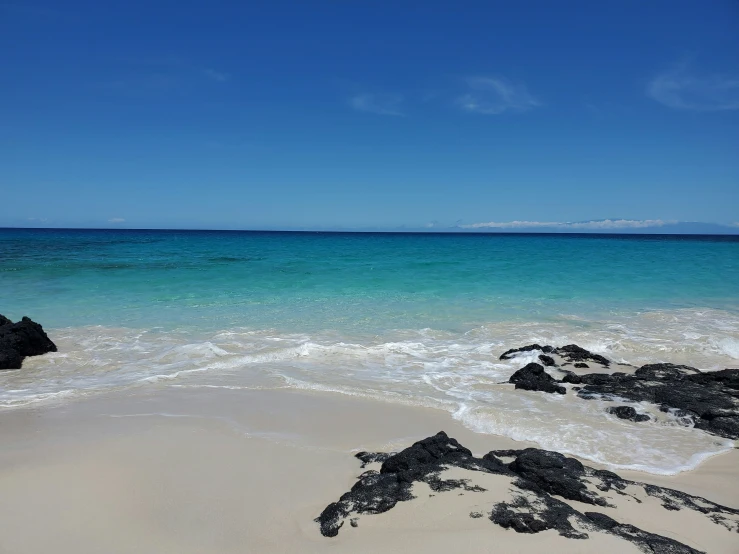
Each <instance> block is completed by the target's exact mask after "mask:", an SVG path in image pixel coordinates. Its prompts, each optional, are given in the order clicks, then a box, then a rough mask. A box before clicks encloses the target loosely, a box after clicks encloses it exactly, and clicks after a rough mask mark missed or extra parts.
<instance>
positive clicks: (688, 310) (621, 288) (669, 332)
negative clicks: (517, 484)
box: [0, 230, 739, 473]
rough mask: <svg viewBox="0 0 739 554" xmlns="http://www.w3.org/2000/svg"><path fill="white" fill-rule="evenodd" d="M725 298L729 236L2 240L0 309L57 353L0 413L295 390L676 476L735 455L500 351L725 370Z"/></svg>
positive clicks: (731, 291)
mask: <svg viewBox="0 0 739 554" xmlns="http://www.w3.org/2000/svg"><path fill="white" fill-rule="evenodd" d="M738 285H739V237H673V236H669V237H660V236H642V237H639V236H594V235H438V234H350V233H346V234H340V233H251V232H215V231H214V232H199V231H88V230H84V231H83V230H0V313H2V314H4V315H6V316H8V317H10V318H12V319H18V318H20V317H21V316H23V315H29V316H31V317H32V318H33V319H35V320H37V321H39V322H41V323H42V324H43V325H44V327H45V329H47V331H48V332H49V334H50V336H51V337H52V339H53V340H54V341H55V342H56V344H57V345H58V347H59V352H57V353H55V354H47V355H45V356H40V357H34V358H29V359H27V360H26V361H25V362H24V368H23V369H22V370H20V371H6V372H0V409H15V408H19V407H24V406H46V405H56V404H58V403H65V402H69V401H76V400H79V399H81V398H84V397H87V396H90V395H97V394H101V393H104V392H111V391H115V392H120V393H122V394H135V393H136V392H137V391H140V390H146V391H148V392H156V391H157V390H159V389H161V388H183V387H184V388H191V387H195V388H199V389H202V390H207V391H212V393H213V394H217V391H218V390H219V389H228V390H229V391H238V390H246V389H298V390H310V391H319V392H321V393H327V394H342V395H349V396H356V397H364V398H372V399H377V400H381V401H383V402H392V403H400V404H406V405H413V406H424V407H427V408H432V409H437V410H443V411H446V412H448V414H449V416H450V417H452V418H455V419H457V420H459V421H461V422H462V423H463V424H464V425H466V426H467V427H469V428H471V429H473V430H475V431H477V432H480V433H493V434H499V435H506V436H509V437H512V438H514V439H518V440H527V441H534V442H537V443H539V444H540V445H542V446H543V447H545V448H550V449H554V450H559V451H561V452H566V453H571V454H575V455H578V456H581V457H582V458H585V459H590V460H595V461H598V462H600V463H604V464H607V465H610V466H612V467H614V468H633V469H641V470H645V471H652V472H656V473H675V472H678V471H682V470H685V469H690V468H693V467H695V466H696V465H697V464H698V463H700V461H701V460H702V459H704V458H705V457H706V456H708V455H711V454H715V453H717V452H722V451H724V450H726V449H728V448H731V447H732V446H733V444H732V443H731V441H726V440H723V439H717V438H716V437H713V436H710V435H707V434H706V433H704V432H702V431H698V430H695V429H693V428H692V427H690V426H689V425H688V426H686V422H684V421H681V420H680V419H679V418H677V417H676V416H674V415H672V414H663V413H661V412H654V410H653V408H650V407H649V406H641V407H639V409H640V410H641V411H650V410H652V416H653V420H652V421H650V422H648V423H646V424H636V423H631V422H623V421H622V420H618V419H616V418H615V417H614V416H612V415H610V414H607V413H606V411H605V408H606V407H607V405H608V403H607V402H600V401H597V402H596V401H590V402H588V401H583V400H580V399H578V398H577V397H576V396H575V395H574V394H568V395H566V396H564V397H563V396H560V395H547V394H544V393H531V392H525V391H516V390H514V389H513V388H512V387H511V386H510V385H508V384H505V383H506V381H507V379H508V377H509V376H510V375H511V374H512V373H513V372H514V371H515V370H516V369H518V368H520V367H521V366H522V364H524V363H526V362H528V361H533V360H535V358H536V353H533V354H531V355H522V356H520V357H518V358H515V359H513V360H508V361H501V360H499V359H498V358H499V355H500V354H501V353H502V352H503V351H505V350H507V349H508V348H511V347H516V346H522V345H525V344H530V343H532V342H537V343H539V344H552V345H554V346H561V345H564V344H569V343H573V342H574V343H577V344H579V345H581V346H583V347H585V348H588V349H590V350H593V351H595V352H597V353H600V354H603V355H605V356H607V357H609V358H611V359H612V360H614V361H616V362H620V363H628V364H633V365H640V364H644V363H650V362H656V361H667V362H674V363H687V364H690V365H693V366H695V367H699V368H701V369H718V368H723V367H731V366H734V367H736V366H737V365H739V286H738ZM432 431H436V429H434V430H432Z"/></svg>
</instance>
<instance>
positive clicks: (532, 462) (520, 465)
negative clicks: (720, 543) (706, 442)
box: [316, 432, 739, 554]
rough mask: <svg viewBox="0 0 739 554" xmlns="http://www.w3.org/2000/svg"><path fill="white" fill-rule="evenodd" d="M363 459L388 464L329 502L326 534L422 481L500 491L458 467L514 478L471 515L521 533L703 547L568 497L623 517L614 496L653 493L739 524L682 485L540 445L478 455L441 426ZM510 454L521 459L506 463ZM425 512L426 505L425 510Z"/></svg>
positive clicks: (663, 551) (671, 506) (323, 523)
mask: <svg viewBox="0 0 739 554" xmlns="http://www.w3.org/2000/svg"><path fill="white" fill-rule="evenodd" d="M357 458H359V459H360V460H361V461H362V463H363V465H366V464H370V463H375V464H377V463H381V464H382V469H381V470H380V472H379V473H378V472H377V471H366V472H365V473H363V474H362V475H360V476H359V478H358V480H357V482H356V483H355V484H354V486H353V487H352V488H351V490H350V491H348V492H346V493H344V494H343V495H342V496H341V498H340V499H339V500H338V501H337V502H332V503H331V504H329V505H328V506H327V507H326V509H325V510H323V512H322V513H321V515H320V516H318V518H316V521H317V522H318V523H319V524H320V531H321V534H323V535H324V536H325V537H335V536H336V535H337V534H338V533H339V530H340V529H341V528H342V527H343V525H344V523H345V522H346V521H347V520H349V522H350V525H351V526H352V527H357V526H358V525H359V517H360V516H363V515H371V514H379V513H383V512H387V511H389V510H392V509H393V508H394V507H395V506H396V505H397V503H398V502H409V501H411V502H412V501H413V500H414V495H413V492H414V484H416V483H425V484H427V485H428V486H429V487H430V488H431V489H432V490H433V491H434V493H438V494H443V493H445V492H447V491H458V490H459V489H463V490H464V491H465V492H468V491H470V492H475V493H477V492H489V493H490V492H493V491H486V490H485V489H483V488H481V487H480V486H478V485H471V484H470V481H471V480H472V479H462V478H460V479H447V480H444V479H442V477H443V476H442V475H441V473H442V472H444V471H445V470H447V469H450V468H457V469H458V470H459V469H461V470H465V471H464V472H458V473H459V474H461V475H468V476H469V477H470V478H473V477H474V475H475V473H476V472H482V473H487V474H492V475H499V476H502V477H504V478H506V479H507V480H508V481H507V482H506V483H510V484H506V486H505V487H502V488H501V490H502V491H505V493H503V494H502V495H501V496H500V497H499V498H498V499H491V500H488V502H491V503H490V504H487V505H486V504H485V502H481V501H480V500H477V499H476V500H473V502H474V503H475V506H476V507H478V506H479V510H476V511H475V512H472V513H470V514H469V515H470V517H472V518H480V517H482V516H483V513H487V514H488V518H489V520H490V521H491V522H492V523H494V524H496V525H499V526H501V527H504V528H506V529H512V530H514V531H516V532H517V533H539V532H541V531H546V530H553V531H556V532H557V533H558V534H559V535H560V536H563V537H567V538H571V539H580V540H584V539H588V538H589V533H608V534H610V535H613V536H615V537H617V538H619V539H622V540H624V541H628V542H630V543H632V544H633V545H634V546H636V547H637V548H638V549H640V550H642V551H643V552H651V553H655V554H695V553H697V552H698V551H696V550H695V549H693V548H691V547H690V546H688V545H685V544H682V543H680V542H678V541H676V540H675V539H672V538H669V537H665V536H662V535H658V534H655V533H651V532H649V531H645V530H643V529H640V528H638V527H636V526H634V525H631V524H628V523H622V522H619V521H617V520H616V519H614V518H613V517H611V516H610V515H605V514H603V513H602V512H581V511H579V510H580V509H581V506H580V505H578V504H575V505H574V506H571V505H569V504H568V503H566V502H564V500H574V501H577V502H579V503H583V504H585V505H592V506H598V507H599V508H600V509H601V510H602V511H604V510H613V511H612V513H613V515H614V516H617V515H619V514H618V511H616V507H615V504H614V503H613V502H612V500H613V499H614V498H615V496H628V497H631V498H633V499H635V500H636V501H637V502H642V500H640V499H639V496H641V497H642V498H646V497H653V498H656V499H658V500H659V501H660V504H661V506H662V508H663V509H664V510H666V515H665V516H664V517H670V516H669V515H667V514H672V513H675V512H678V511H681V510H685V511H688V510H689V511H692V512H694V514H691V515H693V516H694V517H695V518H701V517H702V518H705V519H706V521H707V522H709V523H710V524H715V525H719V526H722V527H724V528H725V530H727V531H729V532H732V533H734V532H736V531H737V530H739V510H737V509H734V508H730V507H727V506H722V505H720V504H716V503H714V502H711V501H710V500H708V499H706V498H702V497H698V496H692V495H690V494H686V493H683V492H681V491H677V490H674V489H668V488H664V487H659V486H656V485H650V484H646V483H640V482H638V481H630V480H627V479H622V478H621V477H619V476H618V475H617V474H615V473H613V472H610V471H605V470H596V469H594V468H592V467H588V466H585V465H583V464H582V463H580V462H579V461H578V460H576V459H574V458H569V457H567V456H564V455H563V454H560V453H558V452H552V451H549V450H542V449H539V448H527V449H524V450H493V451H491V452H488V453H487V454H485V455H484V456H483V457H482V458H477V457H475V456H474V455H473V454H472V453H471V452H470V450H468V449H467V448H465V447H464V446H462V445H461V444H459V443H458V442H457V441H456V440H454V439H453V438H450V437H448V436H447V435H446V433H444V432H440V433H437V434H436V435H434V436H432V437H428V438H426V439H423V440H421V441H418V442H416V443H415V444H413V445H412V446H410V447H408V448H406V449H405V450H403V451H401V452H399V453H397V454H392V455H388V454H381V453H368V452H360V453H359V454H357ZM504 458H505V459H510V458H512V459H513V460H512V461H510V462H509V463H504V461H503V459H504ZM342 479H343V477H342ZM424 489H425V487H422V488H420V489H418V490H420V491H424ZM637 495H638V496H637ZM432 496H435V495H432ZM609 500H611V501H610V502H609ZM450 506H454V504H450ZM655 508H656V507H655ZM419 513H421V514H422V513H423V511H422V510H419ZM647 523H648V522H647ZM573 550H574V548H573ZM578 550H582V549H581V548H580V549H578Z"/></svg>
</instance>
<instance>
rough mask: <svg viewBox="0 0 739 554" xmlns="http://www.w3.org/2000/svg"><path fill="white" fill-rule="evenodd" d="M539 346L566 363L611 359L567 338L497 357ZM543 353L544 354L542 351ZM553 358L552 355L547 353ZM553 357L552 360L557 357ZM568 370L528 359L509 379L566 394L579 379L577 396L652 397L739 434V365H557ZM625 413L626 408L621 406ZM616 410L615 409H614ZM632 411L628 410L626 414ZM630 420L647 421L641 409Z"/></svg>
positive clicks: (711, 427)
mask: <svg viewBox="0 0 739 554" xmlns="http://www.w3.org/2000/svg"><path fill="white" fill-rule="evenodd" d="M533 351H541V352H546V353H547V354H552V355H557V356H561V357H562V358H563V359H565V360H568V361H567V362H566V364H565V365H567V364H570V363H574V365H575V367H578V368H581V367H583V366H585V367H587V365H588V364H586V363H585V362H586V361H588V362H591V363H597V364H600V365H601V366H603V367H609V365H610V363H611V362H610V360H608V359H607V358H604V357H603V356H600V355H599V354H593V353H592V352H590V351H588V350H586V349H584V348H581V347H580V346H577V345H576V344H569V345H567V346H562V347H559V348H554V347H552V346H541V345H539V344H531V345H528V346H523V347H521V348H512V349H510V350H507V351H506V352H505V353H504V354H503V355H501V357H500V358H501V359H504V360H508V359H511V358H512V357H513V356H514V355H515V354H517V353H520V352H533ZM542 356H543V355H542ZM547 358H552V359H553V357H552V356H547ZM555 363H556V362H555ZM558 369H559V370H560V371H562V372H564V373H565V374H566V375H565V376H564V377H563V378H562V380H561V381H557V380H555V379H554V378H552V377H551V376H550V375H548V374H547V373H546V372H545V371H544V368H543V367H542V366H541V365H540V364H536V363H532V364H528V365H526V366H525V367H523V368H521V369H520V370H518V371H517V372H516V373H514V374H513V375H512V376H511V378H510V379H509V381H510V382H511V383H515V384H516V388H517V389H519V388H520V389H524V390H535V391H543V392H549V393H552V392H556V393H560V394H564V393H565V392H566V389H565V388H564V387H562V385H563V384H565V383H570V384H573V385H582V386H581V387H580V388H579V389H573V390H577V394H578V396H579V397H580V398H583V399H587V400H591V399H605V400H614V399H625V400H627V401H632V402H650V403H652V404H655V405H656V406H657V407H658V408H659V409H660V410H662V411H663V412H672V413H673V414H674V415H676V416H677V417H678V418H681V419H683V420H684V421H685V422H686V423H687V424H692V425H694V426H695V427H696V428H698V429H702V430H704V431H707V432H709V433H713V434H715V435H719V436H721V437H726V438H730V439H735V440H736V439H739V369H724V370H722V371H706V372H703V371H700V370H698V369H695V368H693V367H690V366H686V365H676V364H669V363H659V364H647V365H644V366H642V367H640V368H639V369H637V370H636V371H635V372H634V373H633V374H626V373H623V372H615V373H612V374H607V373H588V374H585V375H577V374H576V373H574V372H571V371H569V370H567V369H565V368H561V367H560V368H558ZM624 413H625V412H624ZM616 415H618V414H616ZM631 415H632V414H630V413H629V414H627V418H628V419H630V418H631V417H630V416H631ZM633 415H634V417H635V418H634V419H633V421H646V420H647V419H646V418H647V417H648V416H646V415H644V414H641V415H640V414H633Z"/></svg>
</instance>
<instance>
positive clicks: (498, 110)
mask: <svg viewBox="0 0 739 554" xmlns="http://www.w3.org/2000/svg"><path fill="white" fill-rule="evenodd" d="M467 86H468V87H469V88H470V92H468V93H466V94H463V95H461V96H459V97H457V100H456V103H457V105H458V106H459V107H460V108H462V109H463V110H465V111H467V112H471V113H480V114H486V115H497V114H502V113H504V112H525V111H528V110H531V109H533V108H536V107H538V106H541V102H539V100H537V99H536V98H534V96H533V95H532V94H531V93H530V92H529V91H528V89H527V88H526V85H524V84H523V83H514V82H512V81H509V80H508V79H505V78H503V77H470V78H468V79H467Z"/></svg>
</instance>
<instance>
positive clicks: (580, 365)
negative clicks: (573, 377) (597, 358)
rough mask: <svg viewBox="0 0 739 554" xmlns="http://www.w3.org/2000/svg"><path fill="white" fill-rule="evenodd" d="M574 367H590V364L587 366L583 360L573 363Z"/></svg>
mask: <svg viewBox="0 0 739 554" xmlns="http://www.w3.org/2000/svg"><path fill="white" fill-rule="evenodd" d="M575 367H576V368H579V369H584V368H588V367H590V366H589V365H588V364H586V363H584V362H577V363H576V364H575Z"/></svg>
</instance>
